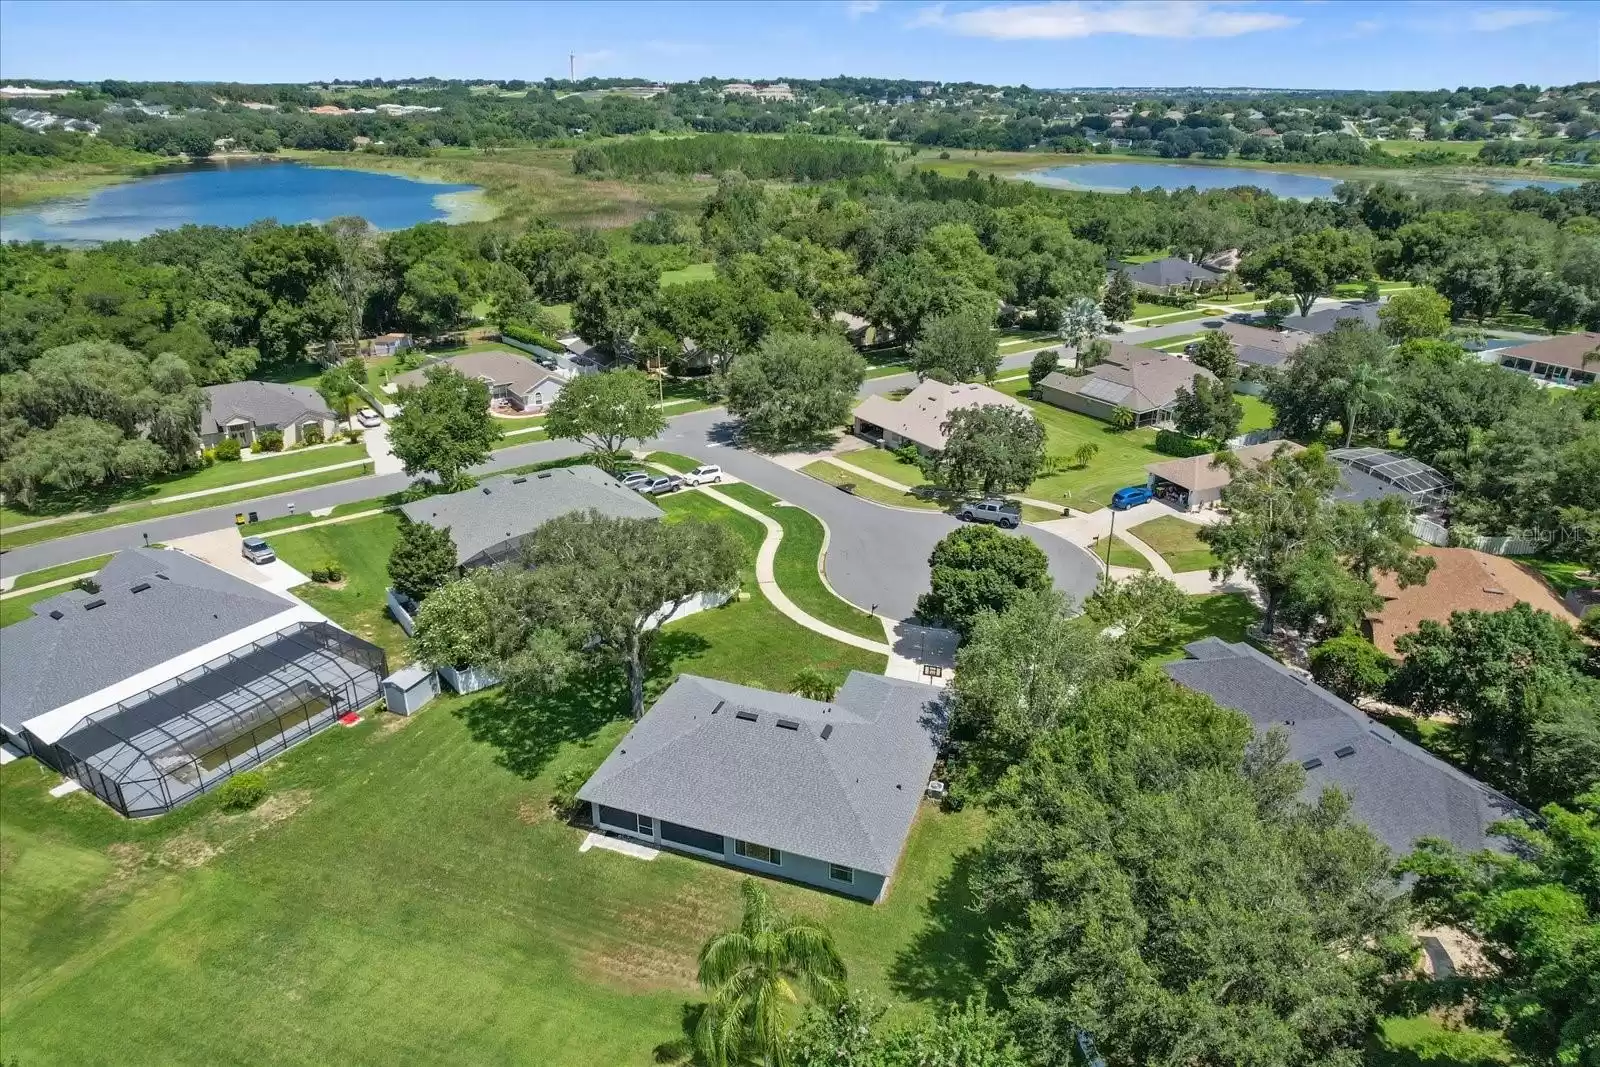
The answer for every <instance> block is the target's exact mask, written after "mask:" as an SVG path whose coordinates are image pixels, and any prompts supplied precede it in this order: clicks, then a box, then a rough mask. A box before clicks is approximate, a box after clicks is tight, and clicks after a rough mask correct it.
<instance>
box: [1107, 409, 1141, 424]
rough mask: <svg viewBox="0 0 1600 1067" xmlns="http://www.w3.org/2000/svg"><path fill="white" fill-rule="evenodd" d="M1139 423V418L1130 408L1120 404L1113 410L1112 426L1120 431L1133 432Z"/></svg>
mask: <svg viewBox="0 0 1600 1067" xmlns="http://www.w3.org/2000/svg"><path fill="white" fill-rule="evenodd" d="M1138 421H1139V416H1138V415H1136V414H1135V413H1134V410H1133V409H1132V408H1130V407H1127V406H1125V405H1123V404H1118V405H1117V406H1116V407H1115V408H1112V409H1111V425H1112V426H1115V427H1116V428H1117V429H1119V430H1131V429H1133V427H1134V424H1135V423H1137V422H1138Z"/></svg>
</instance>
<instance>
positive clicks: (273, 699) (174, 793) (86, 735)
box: [35, 621, 389, 818]
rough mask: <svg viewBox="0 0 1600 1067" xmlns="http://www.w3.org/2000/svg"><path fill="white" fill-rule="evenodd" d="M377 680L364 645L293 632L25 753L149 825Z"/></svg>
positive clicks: (370, 695) (380, 669)
mask: <svg viewBox="0 0 1600 1067" xmlns="http://www.w3.org/2000/svg"><path fill="white" fill-rule="evenodd" d="M388 673H389V672H388V659H387V657H386V656H385V654H384V651H383V649H381V648H379V647H378V646H377V645H374V644H372V643H371V642H370V641H364V640H362V639H361V638H359V637H356V636H354V635H353V634H349V633H346V632H345V631H344V630H341V629H339V628H338V627H336V626H334V625H332V624H331V623H328V622H322V621H317V622H302V623H297V624H295V625H293V626H289V627H285V628H284V629H282V630H278V631H276V632H275V633H272V634H269V635H267V636H265V637H262V638H260V639H258V640H255V641H251V642H249V643H248V644H245V645H241V646H240V647H239V648H236V649H234V650H233V651H231V652H228V653H226V654H224V655H222V656H218V657H217V658H215V659H212V660H210V661H208V662H206V663H204V664H202V665H201V666H199V667H196V668H194V669H192V670H189V671H186V672H184V673H183V674H180V675H178V676H177V677H175V678H172V679H170V680H168V681H165V682H162V683H161V684H160V685H158V686H155V687H154V688H151V689H147V690H145V691H144V692H142V693H139V694H137V695H135V696H132V697H129V698H127V699H125V700H121V701H118V702H117V703H115V704H111V705H108V706H107V707H104V708H101V709H100V710H98V711H95V712H92V713H90V714H89V715H86V716H84V717H83V719H82V720H80V721H79V722H78V723H77V724H76V725H74V726H73V727H72V729H71V730H69V731H67V732H66V733H65V734H63V735H62V736H61V737H60V738H59V739H58V740H57V741H56V742H55V743H54V744H52V745H48V746H37V745H36V746H35V751H36V752H38V754H39V755H40V757H41V758H42V759H43V760H44V762H46V763H48V764H50V765H51V766H53V767H55V768H56V769H57V770H59V771H60V772H61V773H62V774H64V775H66V776H67V777H68V778H72V779H75V780H76V781H77V782H78V783H79V784H81V785H82V786H83V787H84V788H86V789H88V790H89V791H90V792H92V793H94V794H95V796H97V797H99V798H100V799H101V800H103V801H105V802H106V803H107V804H108V805H110V806H111V807H112V808H113V809H115V810H116V811H118V812H120V813H121V814H123V815H125V816H128V817H130V818H138V817H142V816H149V815H160V814H163V813H164V812H167V811H171V810H172V809H173V808H175V807H177V806H178V805H180V804H182V803H184V802H186V801H188V800H191V799H193V798H194V797H197V796H200V795H201V794H203V793H206V792H208V791H210V790H211V789H214V788H215V787H217V786H218V785H221V784H222V783H223V782H225V781H227V780H228V779H229V778H231V777H232V776H233V775H235V774H238V773H239V772H240V771H244V770H248V769H249V768H251V767H255V766H258V765H259V764H261V763H264V762H266V761H267V760H269V759H271V758H273V757H274V756H277V755H278V754H279V753H281V752H284V751H286V750H287V749H289V748H291V747H293V746H294V745H296V744H299V743H300V742H301V741H304V740H306V739H307V738H310V737H313V736H315V735H316V734H318V733H321V732H322V731H323V730H325V729H327V728H328V727H330V726H332V725H333V724H334V723H335V722H337V721H338V719H339V717H340V716H341V715H344V714H347V713H348V712H351V711H359V710H361V709H362V708H365V707H367V706H369V705H371V704H372V703H374V702H375V701H377V700H378V699H380V698H381V697H382V695H383V687H382V684H381V682H382V679H383V678H384V676H385V675H387V674H388Z"/></svg>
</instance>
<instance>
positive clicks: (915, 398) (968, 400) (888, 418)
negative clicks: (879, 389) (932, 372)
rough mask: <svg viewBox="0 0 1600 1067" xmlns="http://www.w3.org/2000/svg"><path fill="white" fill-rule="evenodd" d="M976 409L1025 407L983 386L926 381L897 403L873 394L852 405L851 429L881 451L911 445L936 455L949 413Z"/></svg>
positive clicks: (1021, 403)
mask: <svg viewBox="0 0 1600 1067" xmlns="http://www.w3.org/2000/svg"><path fill="white" fill-rule="evenodd" d="M976 407H1003V408H1012V409H1014V410H1016V411H1022V412H1027V411H1028V405H1026V404H1024V403H1023V402H1022V401H1020V400H1018V399H1017V398H1016V397H1012V396H1007V395H1006V394H1005V393H1002V392H1000V391H998V390H996V389H991V388H989V387H988V386H987V385H976V384H974V383H972V382H957V383H956V384H954V385H946V384H945V383H944V382H936V381H934V380H933V379H932V378H928V379H926V380H924V381H923V382H922V383H921V384H920V385H918V386H917V387H916V388H915V389H913V390H911V392H910V393H908V394H906V395H905V396H904V397H902V398H901V399H899V400H890V399H889V398H888V397H886V396H879V395H877V394H873V395H872V396H869V397H867V398H866V399H865V400H863V401H862V402H861V403H860V404H858V405H856V410H855V412H854V414H853V416H852V418H853V419H854V427H853V428H854V431H855V434H856V436H857V437H864V438H866V439H868V440H870V441H878V442H881V443H882V444H883V446H884V447H885V448H891V449H893V448H901V447H903V446H905V445H907V444H914V445H916V446H917V447H918V448H919V449H921V450H922V451H923V452H940V451H943V449H944V442H945V432H944V425H945V423H946V422H947V421H949V418H950V414H951V412H954V411H959V410H960V409H962V408H976ZM1030 414H1031V413H1030Z"/></svg>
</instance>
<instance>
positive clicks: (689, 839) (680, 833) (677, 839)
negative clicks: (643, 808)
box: [661, 820, 722, 856]
mask: <svg viewBox="0 0 1600 1067" xmlns="http://www.w3.org/2000/svg"><path fill="white" fill-rule="evenodd" d="M661 840H663V841H668V842H671V843H672V844H674V845H683V846H684V847H686V848H693V849H698V850H699V851H701V852H710V853H712V854H713V855H716V856H720V855H722V835H720V834H709V833H706V831H704V830H696V829H695V828H694V827H692V826H679V825H678V824H677V823H675V822H667V821H665V820H662V823H661Z"/></svg>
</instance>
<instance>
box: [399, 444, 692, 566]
mask: <svg viewBox="0 0 1600 1067" xmlns="http://www.w3.org/2000/svg"><path fill="white" fill-rule="evenodd" d="M400 510H401V511H402V512H403V513H404V514H405V517H406V518H408V519H410V520H411V521H412V522H425V523H428V524H429V525H430V526H439V527H444V526H448V527H449V528H450V536H451V538H452V539H453V540H454V541H455V543H456V562H458V563H461V564H465V563H467V562H469V561H470V560H472V559H473V558H474V557H476V556H478V555H480V554H482V553H484V552H487V551H488V550H490V549H492V548H495V547H496V546H498V545H501V544H503V543H504V542H506V541H509V540H512V539H514V538H521V537H524V536H526V535H528V534H530V533H532V532H533V531H535V530H537V529H538V528H539V527H541V526H543V525H544V524H545V523H547V522H549V521H550V520H551V519H555V518H559V517H561V516H562V515H569V514H571V513H572V512H574V511H598V512H600V513H601V514H602V515H609V516H611V517H612V518H617V519H659V518H660V517H661V509H660V508H658V507H656V506H655V505H654V504H652V503H651V502H650V501H648V500H646V499H645V498H644V497H642V496H640V495H639V494H638V493H636V492H634V491H633V490H632V489H626V488H624V487H623V486H622V485H620V484H618V482H617V480H616V479H615V478H612V477H611V476H610V475H609V474H607V473H605V472H604V471H602V470H600V469H599V468H598V467H588V466H583V467H557V468H556V469H555V470H548V471H539V472H538V473H536V474H518V475H512V474H502V475H499V476H498V477H494V478H485V479H483V480H482V481H481V482H479V483H478V485H477V487H476V488H474V489H464V490H462V491H461V492H459V493H450V494H449V495H447V496H430V497H425V498H424V499H422V500H414V501H412V502H411V503H409V504H404V505H402V506H401V508H400Z"/></svg>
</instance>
